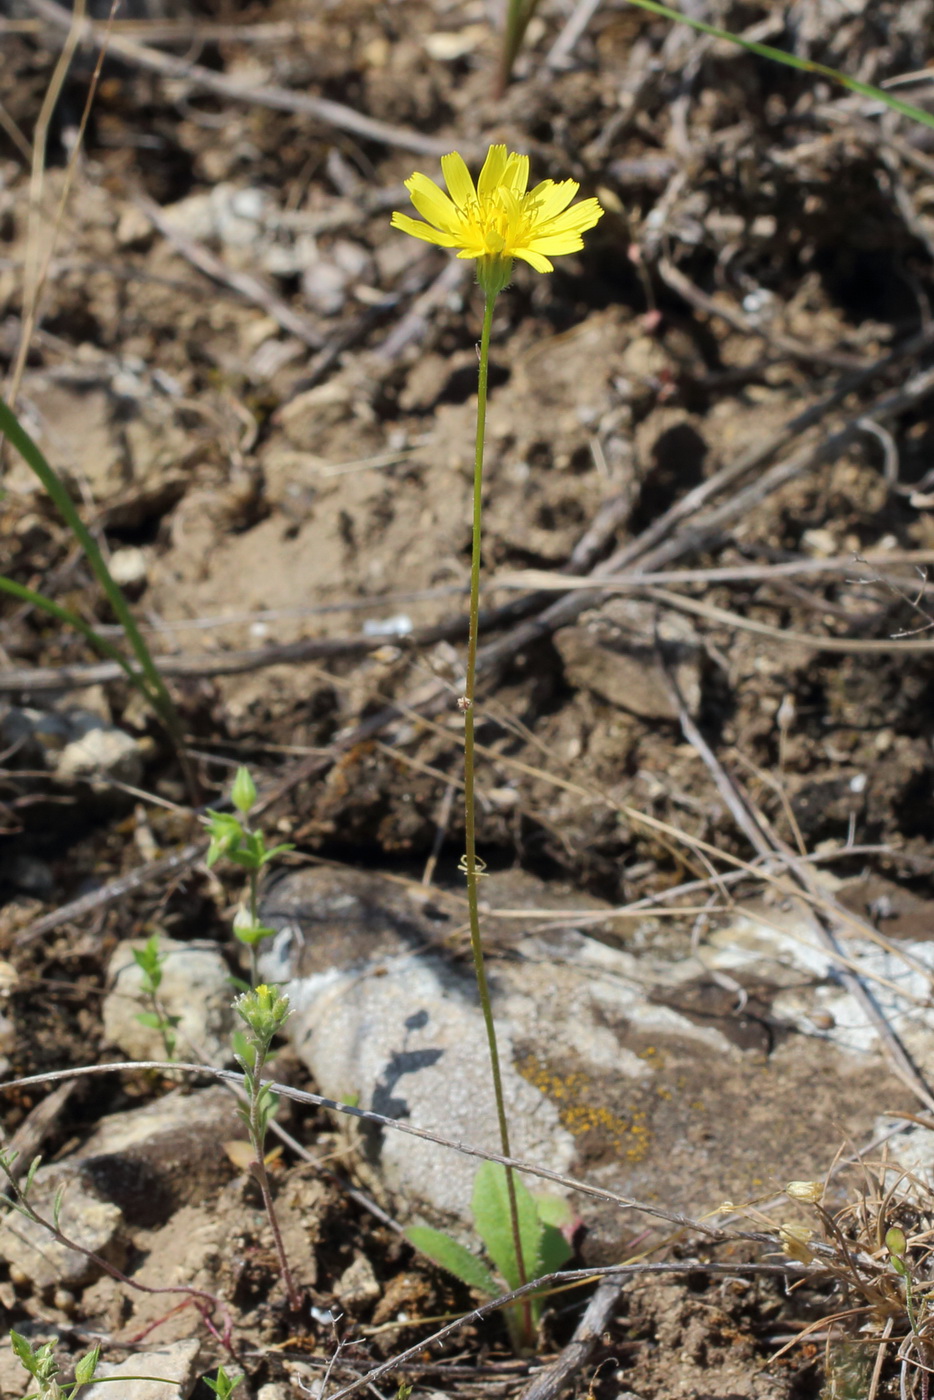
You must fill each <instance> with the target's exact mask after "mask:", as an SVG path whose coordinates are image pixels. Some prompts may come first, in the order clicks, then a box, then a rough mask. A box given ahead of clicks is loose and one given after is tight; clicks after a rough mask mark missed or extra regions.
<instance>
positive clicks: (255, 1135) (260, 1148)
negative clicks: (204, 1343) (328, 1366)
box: [249, 1046, 302, 1314]
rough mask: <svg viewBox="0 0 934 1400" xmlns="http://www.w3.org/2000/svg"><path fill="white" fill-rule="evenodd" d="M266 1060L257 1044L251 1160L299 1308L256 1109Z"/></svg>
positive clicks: (293, 1303)
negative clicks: (254, 1156)
mask: <svg viewBox="0 0 934 1400" xmlns="http://www.w3.org/2000/svg"><path fill="white" fill-rule="evenodd" d="M265 1063H266V1054H265V1052H264V1051H263V1050H262V1049H261V1047H260V1046H257V1048H256V1063H255V1064H254V1066H253V1070H252V1073H251V1076H250V1109H249V1114H250V1123H249V1127H250V1142H251V1144H252V1147H253V1151H254V1153H255V1154H256V1160H255V1161H254V1162H253V1164H252V1167H253V1176H254V1178H255V1179H256V1181H257V1182H258V1184H259V1189H260V1191H261V1192H262V1196H263V1206H264V1207H265V1210H266V1217H267V1219H268V1221H269V1224H270V1226H271V1227H272V1238H273V1241H274V1243H275V1246H276V1254H277V1255H278V1258H279V1272H280V1273H281V1275H282V1282H283V1283H284V1284H285V1291H286V1294H287V1296H288V1300H289V1307H290V1308H291V1310H292V1312H293V1313H295V1314H297V1313H299V1312H301V1308H302V1295H301V1294H300V1293H299V1291H298V1289H297V1288H296V1286H295V1280H294V1279H293V1277H292V1270H291V1268H290V1267H289V1260H288V1255H287V1254H286V1252H285V1242H284V1241H283V1239H282V1231H281V1230H280V1229H279V1217H278V1215H277V1214H276V1206H275V1202H274V1201H273V1199H272V1189H271V1187H270V1185H269V1173H268V1172H267V1170H266V1130H265V1127H264V1125H263V1115H262V1111H261V1109H260V1094H261V1093H262V1089H263V1085H262V1080H261V1079H260V1074H261V1073H262V1069H263V1065H264V1064H265Z"/></svg>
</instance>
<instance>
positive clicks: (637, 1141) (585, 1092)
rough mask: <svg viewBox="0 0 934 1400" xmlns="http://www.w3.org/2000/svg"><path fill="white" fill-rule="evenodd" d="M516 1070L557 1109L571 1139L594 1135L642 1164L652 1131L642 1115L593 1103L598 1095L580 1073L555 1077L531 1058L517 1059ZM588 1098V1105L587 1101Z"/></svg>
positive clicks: (591, 1081) (556, 1074)
mask: <svg viewBox="0 0 934 1400" xmlns="http://www.w3.org/2000/svg"><path fill="white" fill-rule="evenodd" d="M517 1068H518V1070H519V1073H520V1074H521V1075H522V1077H523V1078H524V1079H527V1080H528V1082H529V1083H530V1084H533V1085H534V1086H535V1088H536V1089H539V1090H540V1091H541V1092H542V1093H543V1094H544V1095H545V1097H546V1098H548V1099H550V1100H551V1102H552V1103H553V1104H554V1105H555V1107H556V1108H557V1110H558V1116H559V1117H560V1119H561V1123H562V1126H563V1127H565V1128H567V1130H568V1132H569V1133H571V1134H572V1135H573V1136H574V1137H583V1135H584V1134H585V1133H590V1132H594V1133H597V1134H598V1135H599V1137H600V1140H601V1142H603V1143H606V1144H608V1145H611V1146H613V1147H614V1148H615V1149H616V1151H617V1152H619V1153H620V1154H621V1155H622V1156H624V1157H626V1158H627V1160H628V1161H630V1162H641V1161H642V1159H643V1158H644V1157H645V1155H646V1153H647V1152H648V1150H649V1139H650V1136H651V1128H650V1127H649V1125H648V1124H647V1123H646V1121H645V1117H646V1115H645V1112H644V1110H642V1109H637V1108H634V1109H633V1110H632V1112H631V1113H629V1114H627V1115H626V1116H625V1117H623V1116H622V1115H621V1114H619V1113H614V1111H613V1110H612V1109H610V1108H607V1107H606V1105H605V1104H601V1103H594V1102H592V1100H593V1099H594V1098H595V1097H596V1094H597V1092H598V1090H597V1086H596V1085H595V1084H594V1082H593V1080H592V1079H591V1078H590V1076H589V1075H587V1074H585V1073H584V1072H583V1071H582V1070H573V1071H571V1072H570V1073H569V1074H558V1073H556V1072H555V1071H554V1070H552V1069H550V1068H549V1067H548V1065H546V1064H544V1063H543V1062H542V1061H541V1060H539V1059H537V1058H536V1057H535V1056H534V1055H527V1056H526V1057H525V1058H524V1059H523V1060H520V1061H519V1063H518V1065H517ZM587 1098H590V1099H591V1102H589V1103H588V1102H587Z"/></svg>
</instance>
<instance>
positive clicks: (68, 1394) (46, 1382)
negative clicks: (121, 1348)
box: [10, 1328, 101, 1400]
mask: <svg viewBox="0 0 934 1400" xmlns="http://www.w3.org/2000/svg"><path fill="white" fill-rule="evenodd" d="M10 1345H11V1346H12V1348H13V1350H14V1352H15V1353H16V1355H17V1356H18V1357H19V1359H20V1362H21V1363H22V1365H23V1366H24V1367H25V1368H26V1370H27V1371H28V1372H29V1374H30V1375H31V1376H32V1378H33V1380H34V1381H35V1383H36V1387H37V1388H36V1390H34V1391H31V1392H30V1394H29V1395H28V1396H27V1397H26V1400H72V1397H73V1396H75V1395H76V1394H77V1392H78V1391H79V1390H80V1388H81V1386H83V1385H88V1384H89V1383H90V1382H91V1381H92V1380H93V1379H94V1373H95V1371H96V1370H97V1363H98V1361H99V1360H100V1354H101V1349H100V1347H99V1346H95V1347H92V1349H91V1350H90V1351H88V1352H85V1354H84V1356H82V1357H81V1359H80V1360H79V1361H78V1362H77V1364H76V1365H75V1378H74V1380H73V1381H68V1382H66V1383H65V1384H64V1385H60V1384H59V1381H58V1376H59V1374H60V1367H59V1364H58V1362H57V1361H56V1360H55V1356H54V1347H53V1344H52V1343H51V1342H44V1343H43V1345H42V1346H41V1347H33V1346H31V1345H30V1343H29V1342H28V1341H27V1340H26V1338H25V1337H22V1336H20V1334H19V1332H14V1331H13V1329H12V1328H11V1329H10Z"/></svg>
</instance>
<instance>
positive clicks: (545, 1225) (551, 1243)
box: [406, 1162, 572, 1352]
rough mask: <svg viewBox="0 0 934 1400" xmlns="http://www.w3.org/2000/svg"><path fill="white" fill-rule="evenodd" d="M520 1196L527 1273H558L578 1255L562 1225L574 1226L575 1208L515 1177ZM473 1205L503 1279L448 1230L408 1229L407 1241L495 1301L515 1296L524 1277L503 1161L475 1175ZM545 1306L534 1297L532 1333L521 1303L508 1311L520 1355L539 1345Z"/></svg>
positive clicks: (487, 1165)
mask: <svg viewBox="0 0 934 1400" xmlns="http://www.w3.org/2000/svg"><path fill="white" fill-rule="evenodd" d="M515 1194H516V1205H517V1207H518V1211H519V1232H520V1239H521V1242H522V1257H523V1260H524V1262H525V1265H526V1269H527V1270H528V1272H529V1273H530V1274H531V1276H532V1277H533V1278H535V1277H537V1276H539V1275H541V1274H550V1273H555V1272H556V1271H557V1270H558V1269H560V1268H561V1266H562V1265H563V1264H565V1263H566V1262H567V1260H568V1259H569V1258H570V1256H571V1252H572V1251H571V1246H570V1245H569V1244H568V1241H567V1239H566V1238H565V1236H564V1234H563V1233H562V1230H561V1227H562V1226H567V1225H569V1224H570V1223H571V1220H572V1213H571V1208H570V1206H569V1205H568V1204H567V1202H566V1201H564V1200H562V1199H561V1198H560V1197H558V1196H548V1195H535V1196H533V1195H532V1193H531V1192H530V1191H529V1190H528V1189H527V1188H526V1186H525V1184H524V1183H523V1182H522V1180H521V1179H520V1178H518V1177H517V1178H515ZM471 1207H472V1210H473V1219H474V1226H475V1228H476V1231H477V1234H478V1235H479V1237H480V1239H481V1240H482V1242H483V1246H484V1249H485V1251H486V1254H487V1256H488V1258H489V1259H490V1261H491V1263H492V1265H493V1267H494V1268H495V1270H496V1274H497V1275H498V1277H496V1276H494V1274H493V1273H492V1272H491V1270H490V1269H488V1268H487V1266H486V1264H485V1263H484V1262H483V1260H482V1259H478V1257H477V1256H476V1255H475V1254H472V1253H471V1252H470V1250H469V1249H466V1248H465V1247H464V1246H463V1245H462V1244H459V1243H458V1241H457V1240H454V1239H452V1238H451V1236H450V1235H446V1234H445V1233H444V1232H443V1231H442V1230H432V1229H431V1228H430V1227H428V1226H427V1225H413V1226H412V1227H411V1228H410V1229H409V1230H407V1231H406V1238H407V1239H408V1240H409V1241H410V1243H412V1244H413V1245H414V1246H415V1248H416V1249H418V1250H420V1252H421V1253H422V1254H425V1255H427V1257H428V1258H429V1259H430V1260H431V1261H432V1263H434V1264H438V1265H440V1267H441V1268H443V1269H446V1270H447V1271H448V1273H450V1274H453V1275H454V1276H455V1278H459V1279H460V1280H461V1282H462V1283H466V1284H467V1286H468V1288H472V1289H473V1290H474V1291H475V1292H476V1293H480V1294H481V1295H482V1296H483V1297H484V1298H495V1297H497V1296H498V1295H499V1294H500V1293H502V1292H504V1291H507V1292H512V1291H513V1289H515V1288H520V1287H521V1286H522V1284H523V1282H524V1279H523V1278H522V1275H521V1272H520V1268H519V1261H518V1259H517V1258H516V1249H515V1245H514V1243H513V1233H512V1220H511V1215H510V1200H509V1192H508V1189H507V1182H506V1169H505V1167H502V1166H500V1165H499V1163H498V1162H484V1163H483V1165H482V1166H481V1167H480V1168H479V1170H478V1171H477V1174H476V1176H475V1177H474V1185H473V1196H472V1199H471ZM503 1285H505V1289H504V1287H503ZM542 1305H543V1298H542V1295H541V1294H537V1293H536V1294H533V1295H532V1297H531V1299H530V1307H529V1309H528V1313H529V1314H530V1316H531V1324H532V1327H531V1331H530V1330H529V1328H528V1325H527V1313H526V1310H525V1309H523V1308H522V1307H521V1306H520V1305H519V1304H518V1303H512V1304H510V1305H509V1306H508V1307H507V1308H506V1309H505V1310H504V1311H505V1318H506V1326H507V1327H508V1329H509V1337H510V1341H511V1342H512V1345H513V1348H514V1350H516V1351H517V1352H525V1351H529V1350H530V1349H531V1348H532V1347H533V1346H534V1344H535V1338H536V1335H537V1331H538V1325H539V1322H540V1321H541V1315H542Z"/></svg>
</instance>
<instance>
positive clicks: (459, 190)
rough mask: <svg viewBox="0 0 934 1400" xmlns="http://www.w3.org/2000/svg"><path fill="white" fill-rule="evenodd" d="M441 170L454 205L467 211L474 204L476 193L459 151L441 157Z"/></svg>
mask: <svg viewBox="0 0 934 1400" xmlns="http://www.w3.org/2000/svg"><path fill="white" fill-rule="evenodd" d="M441 170H442V173H443V175H444V183H445V184H446V185H447V187H448V189H449V191H450V193H451V198H452V199H453V200H454V203H455V204H456V205H458V207H459V208H461V209H469V208H470V206H471V204H474V203H475V202H476V199H477V191H476V190H475V189H474V183H473V180H472V179H471V177H470V171H469V170H468V169H467V166H466V165H465V163H464V157H463V156H462V155H461V154H460V152H459V151H452V152H451V154H450V155H449V156H442V157H441Z"/></svg>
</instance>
